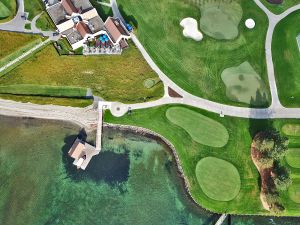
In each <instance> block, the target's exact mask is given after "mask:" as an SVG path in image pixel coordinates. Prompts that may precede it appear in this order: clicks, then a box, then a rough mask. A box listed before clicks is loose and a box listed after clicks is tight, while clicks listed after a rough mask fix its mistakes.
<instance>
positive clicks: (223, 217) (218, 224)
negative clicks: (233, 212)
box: [215, 213, 228, 225]
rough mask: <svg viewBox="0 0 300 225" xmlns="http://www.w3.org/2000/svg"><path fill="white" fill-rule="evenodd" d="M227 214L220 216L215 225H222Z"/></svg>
mask: <svg viewBox="0 0 300 225" xmlns="http://www.w3.org/2000/svg"><path fill="white" fill-rule="evenodd" d="M227 216H228V214H226V213H224V214H222V215H221V216H220V218H219V219H218V221H217V222H216V223H215V225H222V224H223V223H224V221H225V219H226V218H227Z"/></svg>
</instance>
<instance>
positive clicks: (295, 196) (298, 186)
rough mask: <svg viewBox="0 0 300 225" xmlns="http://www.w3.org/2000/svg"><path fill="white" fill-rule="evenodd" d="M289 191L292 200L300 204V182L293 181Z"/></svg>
mask: <svg viewBox="0 0 300 225" xmlns="http://www.w3.org/2000/svg"><path fill="white" fill-rule="evenodd" d="M288 191H289V196H290V198H291V200H292V201H294V202H295V203H298V204H300V180H297V181H293V184H292V186H291V187H290V188H289V190H288Z"/></svg>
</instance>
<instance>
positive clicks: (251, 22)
mask: <svg viewBox="0 0 300 225" xmlns="http://www.w3.org/2000/svg"><path fill="white" fill-rule="evenodd" d="M245 26H246V27H247V28H248V29H253V28H254V27H255V21H254V20H253V19H251V18H250V19H247V20H246V21H245Z"/></svg>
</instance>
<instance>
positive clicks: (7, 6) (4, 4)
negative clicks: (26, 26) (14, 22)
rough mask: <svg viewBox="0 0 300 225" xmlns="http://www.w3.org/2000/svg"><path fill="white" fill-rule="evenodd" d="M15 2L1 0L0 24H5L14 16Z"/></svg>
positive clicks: (14, 0)
mask: <svg viewBox="0 0 300 225" xmlns="http://www.w3.org/2000/svg"><path fill="white" fill-rule="evenodd" d="M16 3H17V2H16V0H1V2H0V23H4V22H7V21H9V20H11V19H13V17H14V16H15V14H16V11H17V4H16Z"/></svg>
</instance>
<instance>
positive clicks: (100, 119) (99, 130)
mask: <svg viewBox="0 0 300 225" xmlns="http://www.w3.org/2000/svg"><path fill="white" fill-rule="evenodd" d="M102 126H103V109H102V107H98V124H97V136H96V150H97V151H99V152H100V151H101V148H102Z"/></svg>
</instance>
